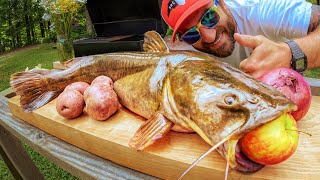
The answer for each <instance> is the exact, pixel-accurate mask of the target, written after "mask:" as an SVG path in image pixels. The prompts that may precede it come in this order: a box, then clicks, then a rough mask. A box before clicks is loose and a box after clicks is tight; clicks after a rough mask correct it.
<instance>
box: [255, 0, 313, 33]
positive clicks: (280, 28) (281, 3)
mask: <svg viewBox="0 0 320 180" xmlns="http://www.w3.org/2000/svg"><path fill="white" fill-rule="evenodd" d="M311 6H312V4H311V3H309V2H306V1H305V0H260V3H259V15H258V16H257V17H259V18H258V19H259V23H260V27H261V30H262V31H263V32H264V33H265V34H266V35H267V36H269V37H284V38H286V39H292V38H297V37H302V36H305V35H307V32H308V27H309V23H310V17H311ZM276 39H278V38H276Z"/></svg>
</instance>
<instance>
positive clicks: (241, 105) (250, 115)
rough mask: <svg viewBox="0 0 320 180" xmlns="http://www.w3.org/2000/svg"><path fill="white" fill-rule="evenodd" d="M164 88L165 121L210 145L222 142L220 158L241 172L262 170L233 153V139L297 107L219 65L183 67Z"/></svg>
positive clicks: (185, 64)
mask: <svg viewBox="0 0 320 180" xmlns="http://www.w3.org/2000/svg"><path fill="white" fill-rule="evenodd" d="M164 86H165V88H164V89H166V90H164V95H165V99H167V104H169V105H167V107H165V109H166V110H167V112H168V114H169V115H167V116H168V117H171V119H175V121H176V122H174V123H178V124H180V125H182V126H184V127H187V128H192V129H193V130H194V131H196V132H197V133H198V134H199V135H200V136H201V137H202V138H203V139H204V140H205V141H206V142H208V143H209V144H210V145H212V146H214V145H216V144H217V143H219V142H221V141H224V143H223V144H222V145H221V146H219V147H218V151H219V153H220V154H221V155H222V156H223V157H224V158H226V159H227V161H228V162H229V164H230V166H231V167H232V168H234V169H237V170H239V171H241V172H254V171H257V170H259V169H261V168H262V167H263V166H262V165H260V164H257V163H255V162H253V161H251V160H249V159H248V158H246V157H245V156H244V155H243V154H242V153H241V152H240V151H239V150H238V149H239V148H237V147H236V145H237V142H238V140H239V139H240V138H241V137H242V136H244V135H245V134H246V133H247V132H249V131H251V130H253V129H255V128H257V127H259V126H261V125H263V124H265V123H267V122H269V121H272V120H274V119H276V118H278V117H279V116H280V115H282V114H283V113H287V112H290V111H294V110H296V108H297V107H296V105H295V104H294V103H293V102H291V101H290V100H289V99H287V98H286V97H285V96H284V95H282V93H281V92H280V91H278V90H277V89H275V88H273V87H272V86H269V85H267V84H264V83H263V82H260V81H258V80H256V79H254V78H252V77H250V76H248V75H246V74H244V73H243V72H241V71H240V70H238V69H235V68H233V67H232V66H230V65H228V64H226V63H224V62H220V61H211V60H208V61H185V62H182V63H180V64H179V65H177V66H176V67H175V69H174V70H172V71H171V72H170V73H169V74H168V76H167V78H166V80H165V84H164ZM168 109H170V111H169V110H168ZM172 117H175V118H172ZM236 149H237V150H236ZM228 150H229V153H228ZM230 150H231V153H230Z"/></svg>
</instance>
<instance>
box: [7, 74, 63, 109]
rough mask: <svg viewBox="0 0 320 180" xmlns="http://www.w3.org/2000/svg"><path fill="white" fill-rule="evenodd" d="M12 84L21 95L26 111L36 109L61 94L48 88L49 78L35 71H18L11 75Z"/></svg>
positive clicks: (21, 102) (21, 103)
mask: <svg viewBox="0 0 320 180" xmlns="http://www.w3.org/2000/svg"><path fill="white" fill-rule="evenodd" d="M10 85H11V87H12V89H13V90H14V91H15V92H16V93H17V94H18V95H20V105H21V106H22V108H23V109H24V111H25V112H31V111H34V110H36V109H38V108H40V107H41V106H43V105H45V104H46V103H48V102H49V101H50V100H52V99H54V98H55V97H57V96H58V95H59V93H60V92H57V91H50V90H49V89H48V85H49V84H48V81H47V78H46V77H45V76H44V75H43V74H38V73H35V72H18V73H15V74H13V75H12V76H11V79H10Z"/></svg>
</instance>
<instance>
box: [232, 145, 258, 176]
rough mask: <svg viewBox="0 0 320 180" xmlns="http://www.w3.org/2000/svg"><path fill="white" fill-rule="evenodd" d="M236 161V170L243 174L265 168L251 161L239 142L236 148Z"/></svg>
mask: <svg viewBox="0 0 320 180" xmlns="http://www.w3.org/2000/svg"><path fill="white" fill-rule="evenodd" d="M235 159H236V162H237V166H236V167H235V169H236V170H238V171H240V172H242V173H254V172H257V171H259V170H260V169H262V168H263V167H264V165H262V164H259V163H256V162H254V161H252V160H250V159H249V158H248V157H247V156H246V155H245V154H244V153H243V152H242V151H241V148H240V145H239V142H238V143H237V146H236V152H235Z"/></svg>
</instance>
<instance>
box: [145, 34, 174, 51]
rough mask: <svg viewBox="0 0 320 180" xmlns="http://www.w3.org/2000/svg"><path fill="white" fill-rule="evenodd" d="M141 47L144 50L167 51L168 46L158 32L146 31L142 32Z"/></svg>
mask: <svg viewBox="0 0 320 180" xmlns="http://www.w3.org/2000/svg"><path fill="white" fill-rule="evenodd" d="M143 49H144V51H146V52H168V51H169V48H168V46H167V44H166V43H165V42H164V40H163V39H162V37H161V36H160V34H158V33H157V32H156V31H148V32H146V33H145V34H144V43H143Z"/></svg>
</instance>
